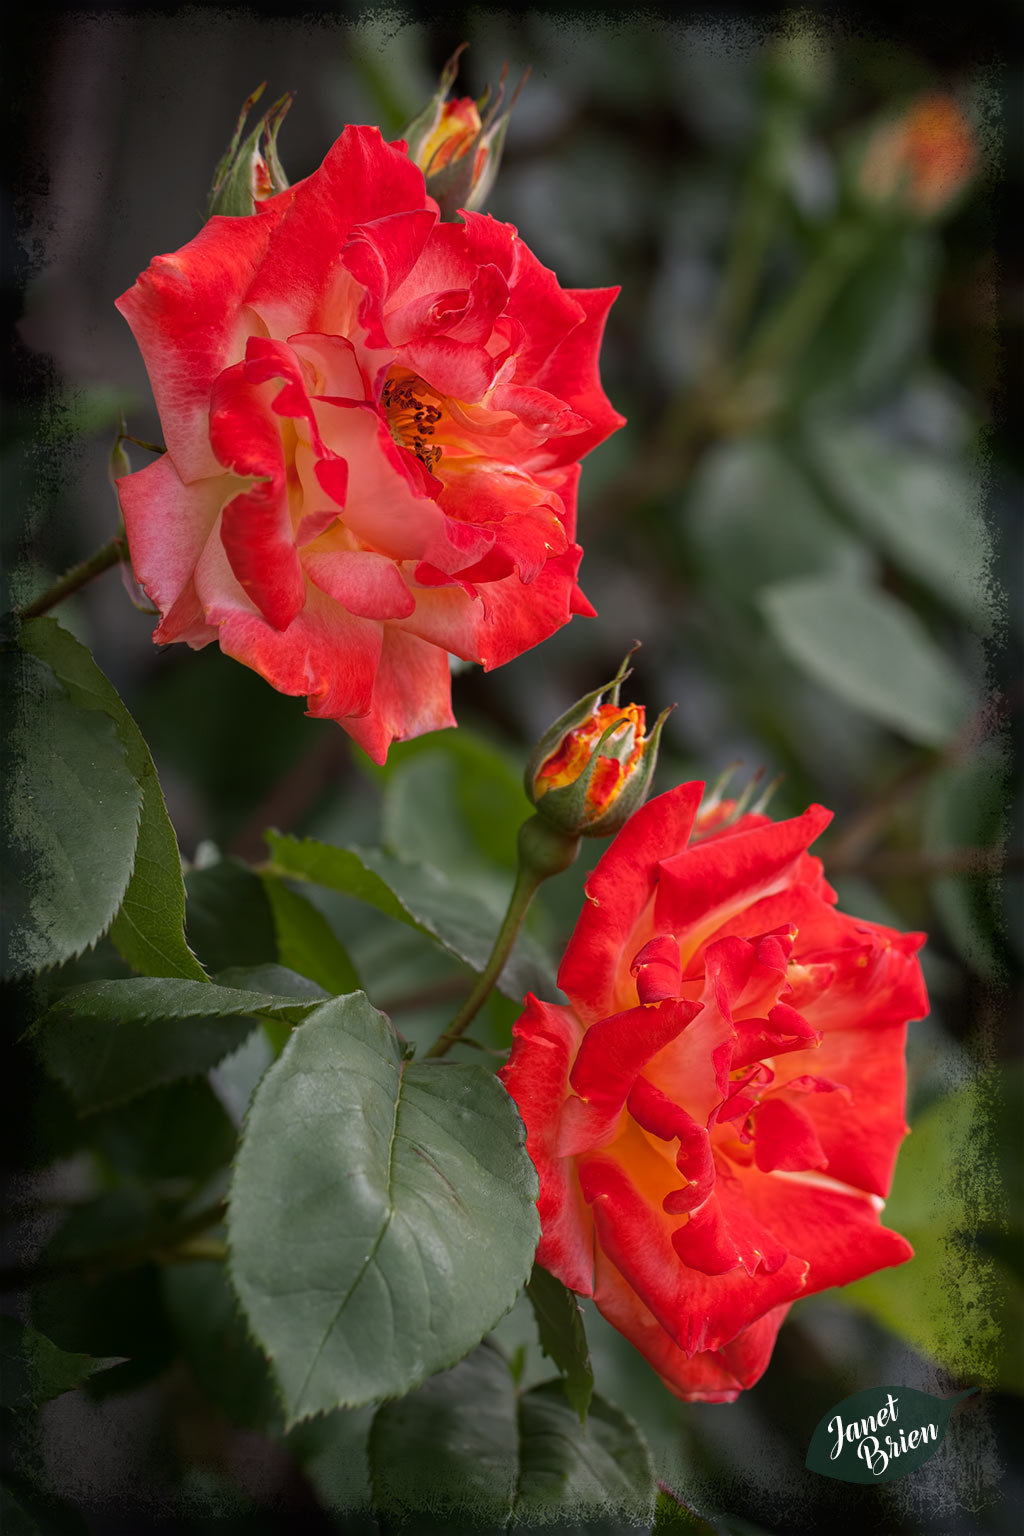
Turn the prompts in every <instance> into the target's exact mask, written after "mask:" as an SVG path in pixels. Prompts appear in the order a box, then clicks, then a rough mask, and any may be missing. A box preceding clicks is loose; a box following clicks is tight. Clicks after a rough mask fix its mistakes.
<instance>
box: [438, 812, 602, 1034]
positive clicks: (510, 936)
mask: <svg viewBox="0 0 1024 1536" xmlns="http://www.w3.org/2000/svg"><path fill="white" fill-rule="evenodd" d="M517 847H518V854H519V867H518V869H517V870H516V883H515V885H514V886H513V887H512V895H511V896H510V897H509V903H508V911H507V912H506V913H505V917H504V920H503V921H502V924H501V927H500V928H499V929H498V937H497V938H496V939H495V941H494V948H493V949H492V950H491V957H490V959H489V960H488V962H487V964H486V965H485V966H484V968H483V970H482V971H481V972H480V975H479V977H478V978H477V982H476V985H475V986H474V988H473V990H472V992H471V993H470V994H469V996H468V997H467V998H466V1001H465V1002H464V1003H463V1005H462V1007H461V1008H460V1009H459V1011H458V1013H457V1014H456V1016H455V1018H454V1019H453V1020H452V1022H451V1024H449V1026H448V1028H447V1029H446V1030H445V1031H444V1033H443V1034H442V1035H439V1036H438V1038H437V1039H436V1040H435V1041H434V1043H433V1045H432V1046H431V1047H430V1050H429V1051H427V1052H426V1053H425V1055H426V1056H433V1057H437V1056H444V1055H445V1054H446V1053H447V1052H448V1050H449V1048H450V1047H451V1046H453V1045H454V1044H455V1042H456V1040H458V1038H459V1036H460V1035H463V1034H465V1032H466V1030H467V1029H468V1028H469V1026H470V1024H471V1023H472V1022H473V1020H474V1019H475V1018H476V1016H477V1014H478V1013H479V1012H480V1009H481V1008H482V1007H483V1005H484V1003H485V1002H486V1001H487V999H488V997H489V996H490V994H491V992H492V991H493V989H494V984H495V982H496V981H497V980H498V977H499V976H500V975H501V970H502V966H503V965H504V964H505V961H506V960H507V959H508V957H509V952H510V951H511V949H512V945H513V944H514V943H515V941H516V935H517V934H518V932H519V930H520V928H521V927H522V926H523V918H524V917H525V916H526V913H527V909H528V908H529V905H530V902H531V901H532V900H533V898H534V894H535V893H536V890H537V887H538V886H539V885H541V884H542V883H543V882H544V881H545V880H547V878H548V877H549V876H550V875H557V874H561V872H562V870H563V869H568V868H569V865H570V864H571V863H572V862H573V860H574V859H575V857H576V855H577V853H578V852H579V847H580V840H579V837H578V836H577V835H576V834H575V833H569V832H562V831H560V830H559V829H558V828H557V827H554V826H552V825H550V824H549V823H548V822H546V821H545V820H544V818H543V817H542V816H531V817H530V818H529V820H527V821H524V822H523V824H522V826H521V827H520V828H519V837H518V842H517Z"/></svg>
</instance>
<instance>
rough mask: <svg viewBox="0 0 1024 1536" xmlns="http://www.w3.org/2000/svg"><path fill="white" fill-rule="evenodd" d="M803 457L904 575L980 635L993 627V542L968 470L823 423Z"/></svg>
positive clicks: (860, 430) (855, 428)
mask: <svg viewBox="0 0 1024 1536" xmlns="http://www.w3.org/2000/svg"><path fill="white" fill-rule="evenodd" d="M806 452H807V454H808V455H809V457H810V459H811V461H812V462H813V463H814V464H815V465H816V466H817V468H818V470H819V472H820V474H821V475H822V477H823V479H824V482H825V483H826V485H827V486H828V488H829V490H830V491H831V493H832V495H833V496H834V497H835V499H836V501H838V502H839V504H840V505H841V506H842V507H843V508H844V509H845V510H846V511H847V512H848V513H849V514H850V515H851V516H852V517H854V518H855V519H856V521H857V522H858V524H859V525H860V527H861V528H862V529H863V530H864V532H865V533H867V534H868V535H869V536H870V537H871V538H872V539H873V540H875V541H876V542H877V543H878V544H879V546H880V547H881V548H882V549H883V550H884V551H885V552H886V553H887V554H888V555H890V556H891V557H892V559H893V560H895V561H896V562H897V563H898V564H899V565H901V566H902V567H903V569H904V570H906V571H908V572H909V573H910V574H911V575H912V576H916V577H918V578H919V579H920V580H921V581H923V582H924V583H925V584H926V585H927V586H929V587H931V589H932V591H934V592H935V593H937V594H938V596H939V597H941V598H943V599H944V600H945V601H946V602H947V603H949V604H950V605H951V606H952V607H953V608H955V609H956V610H957V611H958V612H960V613H962V614H963V615H964V616H965V617H966V618H967V619H968V620H969V621H970V622H971V623H973V624H975V625H977V626H978V627H979V628H981V629H982V631H983V632H984V633H986V634H987V633H988V632H989V631H990V629H991V623H992V617H993V608H994V597H993V592H992V589H991V576H990V571H989V567H990V562H991V557H992V550H991V539H990V537H989V533H988V529H987V528H986V526H985V519H984V515H983V512H982V506H981V486H980V484H979V483H978V479H977V477H976V476H972V475H971V474H970V473H969V471H968V469H967V467H966V465H965V464H964V463H963V462H962V461H959V460H956V461H951V460H950V459H948V458H944V457H939V455H938V454H936V453H930V452H927V451H925V450H923V449H920V448H917V449H912V448H906V447H903V446H902V445H900V444H898V443H894V442H890V441H888V440H887V439H886V438H885V437H883V436H882V434H881V433H880V432H877V431H874V430H873V429H872V428H871V427H867V426H861V425H855V424H851V423H843V424H841V425H840V424H831V423H821V424H818V425H816V426H815V429H814V432H813V434H809V435H808V441H807V446H806Z"/></svg>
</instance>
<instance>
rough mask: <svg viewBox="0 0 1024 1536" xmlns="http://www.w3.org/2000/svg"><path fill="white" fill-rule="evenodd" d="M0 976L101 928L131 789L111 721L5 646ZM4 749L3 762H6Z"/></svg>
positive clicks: (132, 812)
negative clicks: (0, 954) (0, 968)
mask: <svg viewBox="0 0 1024 1536" xmlns="http://www.w3.org/2000/svg"><path fill="white" fill-rule="evenodd" d="M2 661H3V695H4V700H3V713H4V719H5V721H7V722H8V723H9V724H8V734H7V736H6V738H5V757H7V762H6V764H5V771H4V783H5V805H4V816H3V841H4V845H5V860H4V862H5V877H4V886H3V897H4V900H3V952H4V958H3V970H4V974H5V975H18V974H21V973H24V972H26V971H32V970H42V969H45V968H47V967H49V966H53V965H58V964H60V963H61V962H62V961H64V960H68V959H70V958H71V957H72V956H74V955H77V954H80V953H81V951H82V950H83V949H85V948H86V947H87V946H88V945H90V944H94V943H95V942H96V940H97V939H99V938H101V937H102V936H103V934H104V933H106V931H107V929H108V928H109V927H110V924H111V922H112V921H113V919H114V916H115V914H116V913H117V911H118V908H119V907H120V906H121V903H122V901H123V899H124V895H125V891H126V889H127V887H128V883H129V881H130V879H131V875H132V864H133V861H134V858H135V848H136V843H137V841H138V826H139V813H140V810H141V806H142V792H141V790H140V788H139V785H138V783H137V782H136V779H135V776H134V774H133V773H132V770H131V765H130V764H129V763H128V762H127V761H126V756H125V751H124V747H123V745H122V743H121V742H120V740H119V739H118V735H117V732H116V730H115V728H114V725H113V723H112V722H111V721H110V720H109V719H108V718H107V717H106V716H105V715H103V714H97V713H95V712H93V711H91V710H90V709H88V708H81V707H80V706H79V704H78V702H77V700H75V699H74V698H69V696H68V692H67V690H66V689H65V688H63V687H62V686H61V684H60V681H59V680H58V678H56V677H55V675H54V672H53V669H52V668H51V667H50V666H49V665H48V664H47V663H46V662H45V661H43V660H40V659H39V658H37V657H35V656H32V655H26V654H24V653H22V652H18V651H12V650H8V649H5V650H4V652H3V656H2ZM8 754H9V756H8Z"/></svg>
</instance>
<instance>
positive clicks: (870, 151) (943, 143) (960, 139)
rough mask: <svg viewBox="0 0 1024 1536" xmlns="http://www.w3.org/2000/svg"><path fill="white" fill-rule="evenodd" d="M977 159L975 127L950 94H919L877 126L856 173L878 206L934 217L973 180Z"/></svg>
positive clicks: (866, 194)
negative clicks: (908, 106) (905, 107)
mask: <svg viewBox="0 0 1024 1536" xmlns="http://www.w3.org/2000/svg"><path fill="white" fill-rule="evenodd" d="M976 161H977V149H976V147H975V142H974V135H973V133H972V132H971V126H970V124H969V122H968V121H967V119H966V117H965V116H964V114H963V112H962V111H961V110H960V108H959V107H958V106H957V104H956V102H955V101H954V100H953V98H952V96H947V95H944V94H942V93H941V92H936V93H934V94H932V95H927V96H921V97H919V98H918V100H917V101H916V102H915V103H914V104H913V105H912V106H911V107H910V108H909V109H908V110H907V111H906V112H905V113H904V114H903V115H902V116H901V117H899V118H897V119H896V120H895V121H892V122H889V123H886V124H884V125H883V126H882V127H880V128H878V129H876V131H875V133H874V134H873V135H872V137H871V138H870V139H869V141H868V145H867V149H866V150H865V152H864V157H863V159H862V161H861V164H860V169H859V172H858V176H857V185H858V190H859V192H860V194H861V196H862V197H863V198H864V199H865V200H866V201H867V202H868V203H870V204H872V205H873V206H874V207H876V208H879V207H882V208H886V209H889V210H892V211H894V212H898V213H903V214H910V215H912V216H914V217H917V218H925V219H926V218H931V217H933V216H934V215H935V214H938V213H941V212H942V210H943V209H944V208H946V207H947V205H948V204H949V203H951V202H952V200H953V198H954V197H955V196H956V194H957V193H958V192H959V191H960V190H961V188H962V187H964V186H965V185H966V183H967V182H968V181H969V179H970V177H971V174H972V172H973V170H974V167H975V164H976Z"/></svg>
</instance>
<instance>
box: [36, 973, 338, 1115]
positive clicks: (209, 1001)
mask: <svg viewBox="0 0 1024 1536" xmlns="http://www.w3.org/2000/svg"><path fill="white" fill-rule="evenodd" d="M315 1006H316V1002H315V1000H313V999H306V998H302V997H298V998H295V997H290V998H289V997H284V998H282V997H280V996H276V995H274V994H272V993H271V992H269V991H268V992H257V991H242V990H240V989H238V988H236V987H223V986H216V985H214V984H213V983H211V982H197V981H179V980H175V979H171V978H162V977H133V978H131V979H130V980H127V981H96V982H89V983H87V984H86V985H85V986H82V987H73V988H72V989H71V990H70V991H69V992H65V993H64V995H63V996H62V997H60V998H58V1000H57V1002H55V1003H54V1004H53V1006H52V1007H51V1008H50V1009H49V1010H48V1011H47V1012H46V1013H45V1014H44V1015H43V1017H42V1018H41V1019H40V1020H39V1021H38V1023H37V1024H36V1025H35V1026H34V1027H33V1030H32V1039H33V1041H34V1043H35V1049H36V1052H37V1054H38V1056H39V1058H40V1060H41V1061H42V1063H43V1065H44V1066H45V1067H46V1069H47V1071H48V1072H50V1073H51V1074H52V1075H53V1076H54V1077H56V1078H57V1079H58V1080H59V1081H60V1082H62V1083H63V1084H64V1085H65V1087H66V1088H67V1089H68V1090H69V1092H70V1093H71V1095H72V1097H73V1098H74V1100H75V1102H76V1103H77V1104H78V1106H79V1108H80V1109H81V1110H82V1111H83V1112H90V1111H93V1110H98V1109H102V1108H103V1107H104V1106H105V1105H109V1104H116V1103H118V1102H119V1101H121V1100H124V1099H129V1098H132V1097H133V1096H134V1095H136V1094H139V1093H145V1092H146V1090H147V1089H149V1088H155V1087H157V1086H158V1085H159V1084H161V1083H166V1082H170V1081H172V1080H174V1079H175V1078H182V1077H194V1076H198V1075H199V1074H200V1073H203V1072H206V1071H207V1070H208V1068H210V1067H212V1066H214V1065H215V1064H216V1063H217V1062H218V1061H220V1060H222V1058H223V1057H225V1056H227V1055H228V1054H229V1052H231V1051H234V1050H236V1049H237V1048H238V1046H239V1045H240V1044H241V1043H242V1041H243V1040H244V1039H245V1038H246V1036H247V1035H248V1034H249V1032H250V1030H252V1029H253V1028H254V1027H255V1022H256V1020H257V1019H260V1018H283V1019H285V1020H287V1021H288V1022H289V1023H292V1022H295V1021H296V1020H297V1019H301V1018H304V1017H305V1015H306V1013H308V1012H309V1010H310V1009H311V1008H314V1007H315Z"/></svg>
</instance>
